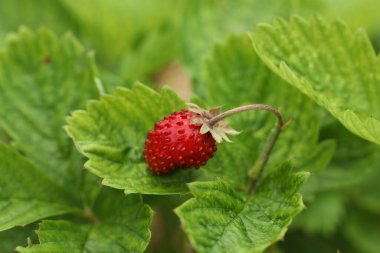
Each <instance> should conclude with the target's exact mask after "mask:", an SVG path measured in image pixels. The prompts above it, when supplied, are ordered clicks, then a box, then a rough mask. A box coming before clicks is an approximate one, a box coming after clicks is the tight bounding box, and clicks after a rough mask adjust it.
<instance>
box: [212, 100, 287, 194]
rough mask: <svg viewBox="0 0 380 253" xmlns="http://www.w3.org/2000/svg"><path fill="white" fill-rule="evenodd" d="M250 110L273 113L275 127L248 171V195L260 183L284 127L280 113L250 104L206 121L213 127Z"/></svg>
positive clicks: (260, 105)
mask: <svg viewBox="0 0 380 253" xmlns="http://www.w3.org/2000/svg"><path fill="white" fill-rule="evenodd" d="M250 110H265V111H269V112H271V113H273V114H274V115H275V116H276V118H277V126H276V129H275V131H274V133H273V134H272V135H271V137H270V138H269V140H268V142H267V144H266V146H265V148H264V152H263V154H262V156H261V157H259V158H258V159H257V160H256V162H255V164H254V165H253V167H252V169H250V170H249V171H248V176H249V179H250V180H249V183H248V189H247V192H248V194H252V193H253V190H254V188H255V187H256V185H257V183H258V182H259V181H260V179H261V177H262V174H263V171H264V168H265V166H266V165H267V163H268V160H269V157H270V154H271V152H272V150H273V147H274V146H275V144H276V142H277V140H278V137H279V136H280V133H281V131H282V129H283V128H284V126H285V125H286V123H285V122H284V120H283V118H282V115H281V113H280V112H279V111H278V110H277V109H275V108H273V107H272V106H269V105H265V104H252V105H245V106H240V107H236V108H234V109H231V110H228V111H225V112H223V113H221V114H218V115H216V116H215V117H213V118H211V119H210V120H209V121H208V124H209V125H210V126H213V125H214V124H216V123H217V122H218V121H220V120H223V119H225V118H226V117H229V116H232V115H234V114H238V113H241V112H244V111H250Z"/></svg>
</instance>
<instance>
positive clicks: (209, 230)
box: [176, 164, 307, 252]
mask: <svg viewBox="0 0 380 253" xmlns="http://www.w3.org/2000/svg"><path fill="white" fill-rule="evenodd" d="M306 178H307V174H306V173H304V172H298V173H293V172H292V168H291V166H290V165H289V164H284V165H282V166H281V167H279V168H278V169H277V170H276V171H275V172H273V173H270V174H268V175H267V176H266V177H265V178H263V179H262V181H261V182H260V183H259V185H258V187H257V188H256V189H255V192H254V195H253V196H249V195H246V194H242V193H239V192H236V191H235V190H234V188H233V187H232V186H231V185H229V184H228V183H226V182H224V181H214V182H196V183H191V184H190V185H189V187H190V191H191V193H192V194H193V195H194V197H195V198H194V199H191V200H189V201H187V202H186V203H185V204H183V205H182V206H180V207H179V208H178V209H176V213H177V214H178V215H179V216H180V218H181V221H182V224H183V226H184V229H185V231H186V232H187V234H188V235H189V236H190V240H191V242H192V243H193V246H194V247H195V249H196V250H197V251H198V252H262V251H263V250H264V249H265V248H266V247H268V246H269V245H271V244H272V243H274V242H275V241H277V240H279V239H281V237H283V236H284V234H285V231H286V228H287V226H288V225H289V224H290V222H291V220H292V218H293V217H294V216H295V215H297V214H298V213H299V212H300V211H301V210H302V208H303V204H302V198H301V195H300V194H299V193H298V190H299V188H300V187H301V185H302V184H303V183H304V182H305V180H306Z"/></svg>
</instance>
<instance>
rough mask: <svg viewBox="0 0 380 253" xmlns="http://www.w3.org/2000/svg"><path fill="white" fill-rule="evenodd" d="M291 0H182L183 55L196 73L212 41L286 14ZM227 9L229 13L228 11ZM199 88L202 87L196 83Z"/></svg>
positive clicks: (223, 38) (195, 73)
mask: <svg viewBox="0 0 380 253" xmlns="http://www.w3.org/2000/svg"><path fill="white" fill-rule="evenodd" d="M289 2H290V1H276V0H269V1H260V0H253V1H252V0H249V1H247V0H238V1H230V0H227V1H217V0H212V1H202V0H192V1H182V5H181V7H182V8H181V10H183V11H180V12H178V15H180V36H179V38H180V44H181V56H182V58H183V61H184V63H185V64H186V65H187V66H189V67H190V70H191V71H192V73H193V74H194V75H195V77H197V73H198V72H199V71H200V70H201V67H202V66H201V63H202V60H203V58H204V57H205V56H206V55H207V54H208V53H209V51H210V50H211V49H212V47H213V45H214V44H215V43H217V42H223V41H224V40H225V39H226V37H227V34H229V33H231V32H235V33H245V32H246V31H247V30H249V29H251V28H252V26H253V25H254V24H255V23H257V22H260V21H265V20H268V21H269V20H270V19H271V18H272V17H273V16H274V15H281V14H282V15H286V14H287V13H288V9H289V6H290V5H291V3H289ZM226 13H228V15H226ZM195 88H196V90H197V92H203V89H202V88H203V87H201V86H196V87H195Z"/></svg>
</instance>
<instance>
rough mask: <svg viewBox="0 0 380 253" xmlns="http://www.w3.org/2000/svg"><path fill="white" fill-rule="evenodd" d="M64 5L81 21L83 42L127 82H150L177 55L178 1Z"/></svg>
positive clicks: (65, 1) (66, 1)
mask: <svg viewBox="0 0 380 253" xmlns="http://www.w3.org/2000/svg"><path fill="white" fill-rule="evenodd" d="M61 3H62V5H63V6H64V7H65V8H66V9H67V10H68V11H69V12H70V13H71V14H72V15H73V16H74V17H75V19H76V20H77V22H78V26H79V28H78V29H77V30H78V31H77V33H78V34H79V36H80V38H81V40H82V41H84V42H85V43H86V45H87V46H88V47H89V48H94V49H96V52H97V56H98V57H99V59H100V61H99V62H100V63H101V65H102V66H103V67H104V68H106V69H107V70H109V71H112V72H114V73H118V74H119V75H121V76H122V78H123V79H124V80H125V81H127V82H130V83H132V82H134V81H136V80H144V79H146V78H147V75H150V74H152V73H154V71H156V70H157V69H158V68H160V67H162V65H163V64H165V63H167V62H168V61H169V60H171V59H172V58H174V54H175V53H176V52H177V48H178V46H177V43H176V41H178V39H177V38H176V37H175V35H176V34H175V24H174V18H175V15H173V6H176V5H178V4H177V3H176V0H162V1H159V2H155V1H149V0H142V1H139V2H136V1H134V0H125V1H118V0H108V1H102V0H93V1H91V2H88V1H83V0H82V1H76V0H61ZM157 10H159V11H157ZM110 45H111V46H110ZM162 48H165V50H162ZM147 59H149V60H147Z"/></svg>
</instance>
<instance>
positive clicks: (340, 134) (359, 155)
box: [302, 116, 379, 199]
mask: <svg viewBox="0 0 380 253" xmlns="http://www.w3.org/2000/svg"><path fill="white" fill-rule="evenodd" d="M330 118H331V119H333V120H332V121H331V122H330V123H328V124H325V125H324V126H323V127H322V129H321V133H320V139H322V140H325V139H327V140H328V139H332V138H334V139H335V140H336V143H337V148H336V152H335V154H334V156H333V158H332V160H331V163H330V164H329V165H328V166H327V168H326V169H325V170H323V171H320V172H318V173H315V174H314V175H312V176H311V177H310V179H309V180H308V183H307V184H306V185H305V186H304V187H303V189H302V194H303V196H304V198H305V199H309V198H314V197H313V195H314V194H316V193H318V192H326V191H336V190H342V189H352V188H353V186H354V185H355V184H358V182H360V181H361V180H363V179H364V178H365V177H367V176H366V175H368V174H369V173H370V172H371V171H373V170H374V169H376V168H375V167H376V164H378V160H379V158H378V153H379V146H378V145H376V144H372V143H368V141H366V140H363V139H362V138H360V137H358V136H357V135H354V134H352V133H351V132H349V131H348V130H347V129H346V128H344V127H343V126H342V125H341V124H340V123H339V122H338V121H337V120H335V119H334V118H333V117H331V116H330ZM352 147H355V148H352ZM365 196H367V195H365Z"/></svg>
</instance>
